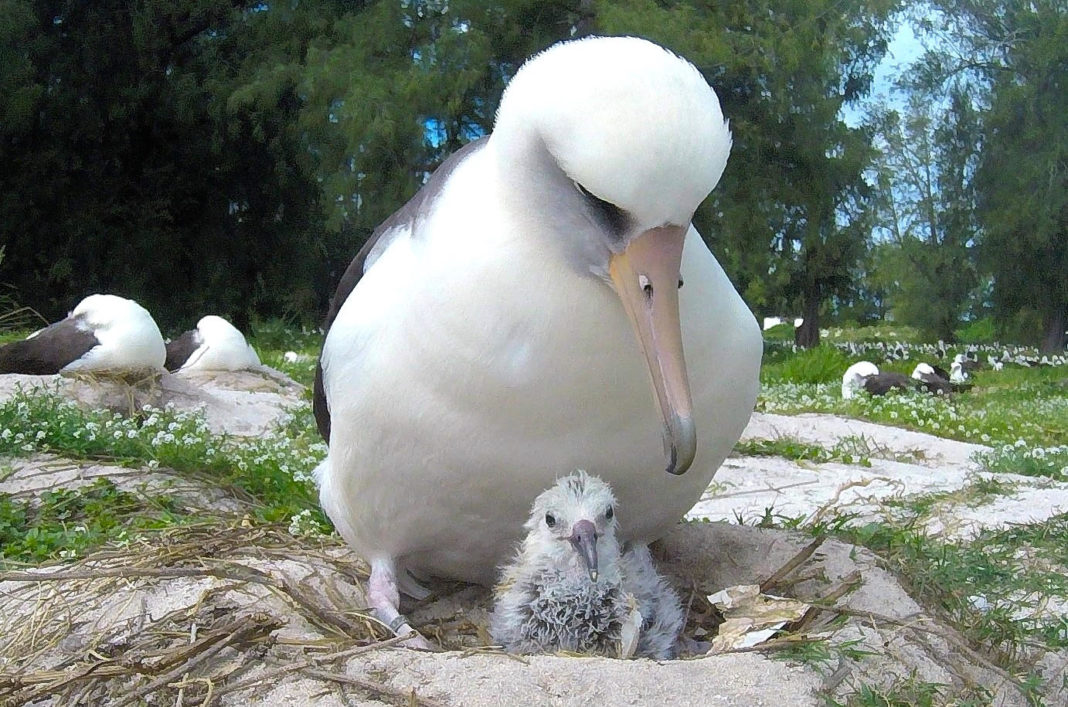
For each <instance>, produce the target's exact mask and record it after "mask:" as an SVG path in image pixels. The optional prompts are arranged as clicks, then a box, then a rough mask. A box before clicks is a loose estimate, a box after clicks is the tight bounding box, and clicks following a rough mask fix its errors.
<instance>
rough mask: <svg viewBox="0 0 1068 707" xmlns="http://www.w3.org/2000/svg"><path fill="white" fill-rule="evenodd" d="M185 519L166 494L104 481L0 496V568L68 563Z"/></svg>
mask: <svg viewBox="0 0 1068 707" xmlns="http://www.w3.org/2000/svg"><path fill="white" fill-rule="evenodd" d="M188 520H189V516H188V515H187V514H186V513H185V512H184V511H183V509H182V508H181V507H180V506H179V505H178V504H177V503H175V502H174V501H173V500H172V499H171V498H170V497H169V496H167V495H164V494H153V495H152V496H151V497H149V496H146V495H143V494H133V493H129V492H127V491H122V490H120V489H119V488H118V487H116V486H115V484H114V483H113V482H112V481H111V480H109V479H103V478H101V479H97V480H96V481H95V482H93V484H92V485H90V486H86V487H84V488H80V489H76V490H68V489H58V490H54V491H45V492H43V493H40V494H38V495H36V496H34V497H32V498H17V497H14V496H12V495H9V494H0V564H6V563H11V562H15V563H39V562H43V561H46V560H56V559H69V558H72V557H75V556H77V555H79V554H81V553H83V552H85V551H86V550H89V549H92V548H94V547H96V546H98V545H101V544H103V543H105V542H109V541H117V542H121V541H123V540H126V539H127V538H129V537H132V536H133V535H135V534H137V533H140V532H144V531H148V530H153V529H159V528H164V527H168V526H172V525H175V524H176V523H182V522H186V521H188Z"/></svg>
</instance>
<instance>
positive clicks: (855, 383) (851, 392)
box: [842, 361, 879, 400]
mask: <svg viewBox="0 0 1068 707" xmlns="http://www.w3.org/2000/svg"><path fill="white" fill-rule="evenodd" d="M877 375H879V367H878V366H876V365H875V364H874V363H872V362H871V361H858V362H857V363H854V364H853V365H852V366H850V367H849V368H847V369H846V371H845V373H843V374H842V399H843V400H849V399H850V398H852V397H854V396H855V395H856V394H857V392H859V391H860V390H862V389H863V388H864V381H865V380H866V379H867V378H869V377H870V376H877Z"/></svg>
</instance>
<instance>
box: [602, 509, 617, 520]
mask: <svg viewBox="0 0 1068 707" xmlns="http://www.w3.org/2000/svg"><path fill="white" fill-rule="evenodd" d="M615 514H616V512H615V510H613V509H612V507H611V506H609V507H608V510H606V511H605V512H604V517H605V518H607V519H608V520H612V516H614V515H615Z"/></svg>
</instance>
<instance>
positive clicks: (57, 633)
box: [0, 523, 432, 705]
mask: <svg viewBox="0 0 1068 707" xmlns="http://www.w3.org/2000/svg"><path fill="white" fill-rule="evenodd" d="M366 577H367V574H366V568H365V567H364V566H362V565H360V564H355V563H353V562H352V560H351V558H350V557H349V556H348V555H347V553H346V552H345V551H344V550H343V548H341V547H340V546H339V544H338V543H337V542H336V541H334V540H333V539H330V538H324V539H321V540H320V541H309V540H306V539H300V538H294V537H293V536H291V535H290V534H289V533H288V532H286V530H285V529H284V528H281V527H275V526H266V527H264V526H258V527H248V526H247V524H241V523H238V524H236V525H235V526H233V527H228V528H220V527H219V526H216V525H212V526H186V527H178V528H171V529H169V530H167V531H163V532H160V533H157V534H153V535H151V536H148V537H144V538H141V539H139V540H137V541H135V542H133V543H131V544H130V545H128V546H127V547H109V548H106V549H104V550H101V551H98V552H95V553H93V554H91V555H88V556H86V557H84V558H82V559H81V560H79V561H78V562H76V563H73V564H64V565H53V566H47V567H41V568H36V569H33V570H31V571H24V572H12V571H9V572H2V573H0V582H2V584H0V591H3V593H4V595H5V612H4V616H3V618H2V619H0V704H5V705H8V704H10V705H16V704H27V703H34V702H52V703H55V704H85V703H99V702H106V703H108V704H115V705H128V704H143V703H145V702H148V703H149V704H169V705H175V704H177V705H200V704H213V703H216V702H218V701H219V700H220V698H221V697H223V696H224V695H227V694H230V693H234V692H238V691H245V690H255V689H256V688H257V687H258V686H260V685H269V684H271V683H273V682H275V681H277V680H278V679H279V677H280V676H284V675H287V674H290V673H298V672H299V673H303V674H305V675H308V676H314V677H316V678H317V679H319V680H326V681H328V682H329V681H333V682H335V683H337V684H344V685H348V686H350V687H352V688H355V689H357V690H360V691H363V692H366V693H371V694H373V696H374V697H375V698H376V699H385V700H386V701H398V702H403V703H405V704H408V703H410V702H411V701H412V700H413V699H414V700H415V703H416V704H432V703H430V702H429V701H427V700H423V699H420V698H418V696H413V695H411V694H408V693H401V692H398V691H397V690H395V689H393V688H390V687H388V686H385V685H379V684H376V683H374V682H372V681H370V680H367V679H364V678H352V677H349V676H346V675H344V674H342V673H332V672H331V671H330V670H329V669H328V668H329V666H330V665H331V663H334V662H336V661H340V660H342V659H344V658H350V657H352V656H354V655H358V654H360V653H365V652H368V651H372V650H377V649H380V648H383V647H387V646H391V645H393V644H395V643H396V642H397V639H389V638H387V637H388V636H389V632H388V631H387V630H386V629H385V628H384V627H383V626H382V625H381V624H379V622H377V621H376V620H375V619H374V618H373V617H372V616H370V614H369V613H368V612H367V611H366V610H365V609H364V608H363V607H365V606H366V599H365V597H364V596H363V593H362V590H361V589H360V584H359V582H360V581H362V580H365V579H366Z"/></svg>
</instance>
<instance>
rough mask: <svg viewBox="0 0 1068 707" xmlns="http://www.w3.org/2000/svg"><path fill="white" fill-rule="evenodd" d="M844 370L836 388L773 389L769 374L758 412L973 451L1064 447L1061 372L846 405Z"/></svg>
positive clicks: (1066, 400)
mask: <svg viewBox="0 0 1068 707" xmlns="http://www.w3.org/2000/svg"><path fill="white" fill-rule="evenodd" d="M780 370H781V369H780ZM843 370H844V367H843V368H841V369H839V372H838V377H839V379H838V380H837V381H835V382H828V383H810V382H805V383H796V382H792V381H784V382H774V381H773V380H770V379H771V378H774V377H776V376H779V374H778V373H774V374H768V375H767V376H766V378H765V381H766V382H765V384H764V386H763V389H762V391H761V394H760V398H759V400H758V401H757V410H759V411H762V412H774V413H779V414H786V415H793V414H798V413H802V412H826V413H834V414H839V415H844V416H847V417H854V418H858V419H862V420H870V421H872V422H879V423H882V424H888V425H894V426H896V427H905V428H908V429H914V430H917V431H920V432H928V433H931V434H934V435H938V436H940V437H948V438H950V439H957V440H961V441H965V442H973V443H976V444H1002V445H1005V444H1015V443H1016V442H1017V441H1018V440H1023V441H1024V442H1025V444H1028V445H1031V446H1036V447H1056V446H1058V445H1062V444H1064V441H1065V440H1066V439H1068V386H1066V385H1065V384H1064V383H1063V380H1064V376H1065V375H1066V372H1065V371H1064V370H1063V369H1060V368H1026V369H1017V370H1012V371H981V372H980V373H979V375H977V376H976V381H975V388H974V389H972V390H970V391H968V392H965V393H960V394H958V395H954V396H937V395H929V394H927V393H920V392H914V391H909V392H907V393H901V394H896V395H886V396H882V397H873V396H869V395H866V394H861V395H858V396H857V397H855V398H853V399H852V400H843V399H842V397H841V390H840V388H841V385H840V378H841V372H842V371H843ZM1005 374H1007V375H1005ZM1003 376H1004V377H1003Z"/></svg>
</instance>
